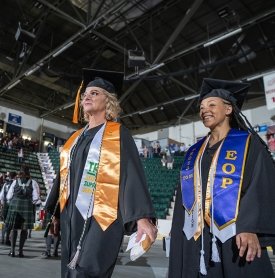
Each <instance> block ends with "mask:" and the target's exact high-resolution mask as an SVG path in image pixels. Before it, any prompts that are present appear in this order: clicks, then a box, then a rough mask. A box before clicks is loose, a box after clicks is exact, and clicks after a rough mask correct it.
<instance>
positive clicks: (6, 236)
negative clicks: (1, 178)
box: [0, 172, 16, 246]
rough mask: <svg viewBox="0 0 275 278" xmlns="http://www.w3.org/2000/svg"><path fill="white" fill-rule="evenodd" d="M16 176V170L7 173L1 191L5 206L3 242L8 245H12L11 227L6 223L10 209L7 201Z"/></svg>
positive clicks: (0, 194)
mask: <svg viewBox="0 0 275 278" xmlns="http://www.w3.org/2000/svg"><path fill="white" fill-rule="evenodd" d="M15 178H16V173H15V172H10V173H7V176H6V180H5V183H4V185H3V188H2V190H1V192H0V202H1V205H2V208H3V222H4V224H3V226H2V243H3V244H4V243H5V244H6V245H9V246H10V245H11V243H10V229H9V228H8V227H7V225H5V222H6V218H7V214H8V210H9V204H8V202H7V194H8V191H9V189H10V186H11V184H12V183H13V181H14V180H15Z"/></svg>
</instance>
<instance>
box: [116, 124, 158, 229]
mask: <svg viewBox="0 0 275 278" xmlns="http://www.w3.org/2000/svg"><path fill="white" fill-rule="evenodd" d="M119 209H120V214H121V216H122V221H123V224H124V227H125V232H126V234H130V233H132V232H134V231H135V230H136V221H137V220H138V219H141V218H149V219H151V220H152V221H153V222H155V211H154V208H153V205H152V201H151V198H150V195H149V191H148V186H147V183H146V178H145V173H144V170H143V166H142V164H141V161H140V157H139V155H138V150H137V147H136V144H135V142H134V140H133V138H132V136H131V135H130V133H129V131H128V129H126V128H125V127H123V126H121V167H120V192H119Z"/></svg>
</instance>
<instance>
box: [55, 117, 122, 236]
mask: <svg viewBox="0 0 275 278" xmlns="http://www.w3.org/2000/svg"><path fill="white" fill-rule="evenodd" d="M81 131H82V130H78V131H77V132H75V133H74V134H73V135H72V137H73V136H74V135H75V134H76V133H78V134H77V135H75V136H74V138H72V137H70V138H69V140H68V141H67V142H66V144H65V145H64V147H63V150H62V153H63V151H64V148H65V152H64V154H65V153H66V152H67V156H68V150H70V148H71V147H72V144H73V142H74V141H75V139H76V137H77V136H78V135H79V134H80V133H81ZM67 148H68V149H67ZM65 156H66V154H65V155H64V157H65ZM67 159H68V157H67ZM66 166H67V163H66V159H65V158H63V159H62V154H61V158H60V175H61V181H62V176H63V177H65V176H67V173H68V169H67V168H66ZM62 171H63V172H62ZM119 177H120V124H119V123H116V122H109V121H108V122H107V123H106V127H105V131H104V134H103V138H102V146H101V152H100V160H99V167H98V173H97V179H96V191H95V196H94V209H93V216H94V218H95V219H96V221H97V222H98V224H99V225H100V227H101V228H102V230H103V231H105V230H106V229H107V228H108V227H109V226H110V225H111V224H112V223H113V222H114V221H115V220H116V219H117V208H118V193H119ZM63 181H64V182H63V183H62V182H61V186H60V193H62V190H63V186H65V188H66V190H63V191H65V192H66V194H65V192H64V193H62V195H61V196H60V209H61V211H62V210H63V208H64V206H65V204H66V201H67V199H68V197H69V192H68V187H69V186H67V183H65V180H63ZM62 184H63V186H62Z"/></svg>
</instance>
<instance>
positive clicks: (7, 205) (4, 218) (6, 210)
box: [3, 203, 9, 222]
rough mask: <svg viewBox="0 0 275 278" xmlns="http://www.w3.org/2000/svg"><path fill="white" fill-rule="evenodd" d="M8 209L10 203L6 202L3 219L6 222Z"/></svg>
mask: <svg viewBox="0 0 275 278" xmlns="http://www.w3.org/2000/svg"><path fill="white" fill-rule="evenodd" d="M8 211H9V204H7V203H5V204H4V205H3V221H4V222H6V218H7V214H8Z"/></svg>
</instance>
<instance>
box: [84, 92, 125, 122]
mask: <svg viewBox="0 0 275 278" xmlns="http://www.w3.org/2000/svg"><path fill="white" fill-rule="evenodd" d="M98 90H99V91H100V92H102V93H104V94H105V95H106V97H107V98H106V108H105V115H106V116H105V117H106V120H108V121H116V118H117V117H118V116H119V114H120V113H121V111H122V109H121V107H120V104H119V101H118V99H117V96H116V95H115V94H110V93H109V92H108V91H106V90H104V89H102V88H98ZM81 109H82V104H81ZM83 116H84V117H83V118H84V121H85V122H88V121H89V114H87V113H84V115H83Z"/></svg>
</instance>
